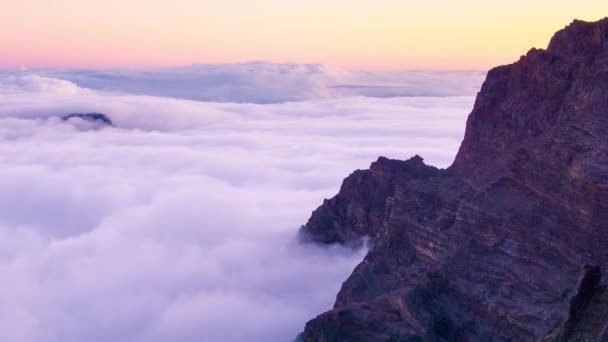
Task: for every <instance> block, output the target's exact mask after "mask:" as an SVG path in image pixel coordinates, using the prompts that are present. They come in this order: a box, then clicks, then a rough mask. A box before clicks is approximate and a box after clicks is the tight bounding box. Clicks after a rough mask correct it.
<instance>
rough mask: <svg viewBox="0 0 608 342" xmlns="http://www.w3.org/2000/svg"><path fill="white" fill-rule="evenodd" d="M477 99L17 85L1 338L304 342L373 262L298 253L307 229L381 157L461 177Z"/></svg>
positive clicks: (2, 219) (11, 82)
mask: <svg viewBox="0 0 608 342" xmlns="http://www.w3.org/2000/svg"><path fill="white" fill-rule="evenodd" d="M472 102H473V98H472V97H470V96H462V97H409V98H403V97H401V98H368V97H343V98H329V99H315V100H309V101H302V102H289V103H276V104H265V105H261V104H244V103H211V102H197V101H189V100H178V99H172V98H166V97H152V96H137V95H129V94H116V93H106V92H98V91H94V90H90V89H86V88H82V87H80V86H78V85H76V84H75V83H72V82H70V81H64V80H57V79H53V78H48V77H45V76H33V75H29V76H23V75H13V76H5V77H4V78H2V80H0V189H2V191H0V202H1V203H3V205H2V206H0V277H1V278H2V279H4V280H5V282H4V283H5V284H4V285H3V286H2V289H1V290H0V303H2V305H0V321H2V322H3V329H0V340H2V341H53V342H54V341H62V342H63V341H67V342H71V341H84V340H86V341H146V342H147V341H201V340H205V341H220V340H221V341H243V340H247V341H288V340H291V339H292V338H293V337H294V336H295V335H296V334H297V333H298V332H299V331H301V330H302V328H303V325H304V323H305V322H306V320H308V319H310V318H312V317H314V316H315V315H316V314H318V313H320V312H322V311H324V310H326V309H328V308H330V307H331V305H332V304H333V301H334V298H335V297H334V296H335V293H336V292H337V290H338V289H339V286H340V284H341V282H342V281H343V280H344V279H345V278H346V277H347V276H348V274H349V273H350V272H351V271H352V269H353V267H354V266H355V265H356V264H357V263H358V262H359V261H360V260H361V258H362V256H363V253H364V252H365V251H363V250H361V251H351V250H348V249H345V248H342V247H339V246H333V247H329V248H322V247H318V246H309V245H300V244H298V243H297V242H296V237H295V232H296V231H297V228H298V227H299V225H301V224H303V223H305V221H306V219H307V218H308V216H309V215H310V212H311V211H312V210H313V209H314V208H315V207H316V206H317V205H319V204H320V203H321V202H322V199H323V198H326V197H330V196H332V195H333V194H334V193H335V192H336V191H337V189H338V187H339V185H340V182H341V180H342V179H343V178H344V177H345V176H346V175H348V173H350V172H351V171H352V170H354V169H356V168H366V167H367V166H368V165H369V163H370V162H371V161H373V160H375V159H376V158H377V157H378V156H379V155H385V156H387V157H392V158H407V157H410V156H412V155H413V154H415V153H418V154H420V155H422V156H423V157H425V159H426V161H427V162H430V163H432V164H435V165H438V166H447V165H449V163H450V162H451V161H452V159H453V157H454V155H455V153H456V149H457V147H458V145H459V143H460V140H461V138H462V135H463V131H464V122H465V118H466V115H467V113H468V111H469V108H470V107H471V105H472ZM72 112H103V113H105V114H107V115H108V116H110V117H111V118H112V120H113V122H114V123H115V125H116V127H107V128H103V129H99V130H90V129H87V127H86V126H82V125H78V124H76V123H75V122H72V120H70V121H69V122H65V121H62V120H60V119H59V118H58V116H61V115H64V114H67V113H72Z"/></svg>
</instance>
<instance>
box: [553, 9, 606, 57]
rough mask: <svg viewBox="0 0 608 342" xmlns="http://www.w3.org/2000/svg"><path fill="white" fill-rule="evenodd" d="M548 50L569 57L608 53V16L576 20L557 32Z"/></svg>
mask: <svg viewBox="0 0 608 342" xmlns="http://www.w3.org/2000/svg"><path fill="white" fill-rule="evenodd" d="M547 51H549V52H551V53H554V54H557V55H562V56H566V57H569V58H572V57H583V58H589V57H593V56H595V55H598V54H602V53H607V52H608V18H604V19H602V20H600V21H596V22H586V21H582V20H574V21H573V22H572V23H571V24H570V25H568V26H566V27H565V28H564V29H563V30H560V31H558V32H557V33H555V35H554V36H553V38H552V39H551V42H550V43H549V47H548V48H547Z"/></svg>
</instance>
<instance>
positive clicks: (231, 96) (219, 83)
mask: <svg viewBox="0 0 608 342" xmlns="http://www.w3.org/2000/svg"><path fill="white" fill-rule="evenodd" d="M16 72H17V73H18V74H19V75H22V76H26V75H32V74H34V75H42V76H46V77H50V78H60V79H63V80H68V81H71V82H73V83H75V84H77V85H79V86H82V87H86V88H91V89H97V90H106V91H120V92H126V93H133V94H140V95H154V96H170V97H175V98H181V99H191V100H201V101H216V102H253V103H276V102H285V101H302V100H310V99H319V98H336V97H345V96H368V97H396V96H406V97H411V96H467V95H471V94H474V93H475V92H476V91H477V89H479V86H480V85H481V82H482V81H483V79H484V77H485V72H481V71H404V72H369V71H346V70H342V69H339V68H335V67H330V66H325V65H320V64H290V63H283V64H279V63H268V62H250V63H241V64H218V65H211V64H199V65H192V66H189V67H177V68H165V69H107V70H82V69H71V70H70V69H66V70H58V69H34V70H29V69H25V70H7V71H4V74H5V75H8V74H10V75H14V74H15V73H16ZM2 74H3V73H2V72H0V75H2Z"/></svg>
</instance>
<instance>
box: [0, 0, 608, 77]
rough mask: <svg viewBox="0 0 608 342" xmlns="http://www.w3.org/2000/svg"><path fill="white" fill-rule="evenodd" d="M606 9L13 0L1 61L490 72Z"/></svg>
mask: <svg viewBox="0 0 608 342" xmlns="http://www.w3.org/2000/svg"><path fill="white" fill-rule="evenodd" d="M607 15H608V1H605V0H579V1H572V0H568V1H564V0H535V1H530V0H512V1H479V0H460V1H453V0H449V1H448V0H427V1H419V0H416V1H410V0H333V1H328V0H324V1H321V0H307V1H286V0H262V1H249V0H222V1H209V0H206V1H205V0H173V1H158V0H145V1H144V0H130V1H118V0H106V1H90V0H54V1H50V0H49V1H39V0H22V1H8V2H7V1H6V0H5V1H3V4H2V13H1V14H0V22H1V23H2V24H1V26H0V27H1V28H2V29H1V30H0V44H1V46H2V54H1V56H0V67H20V66H27V67H117V66H120V67H153V66H172V65H189V64H192V63H232V62H244V61H251V60H267V61H277V62H278V61H290V62H315V63H324V64H330V65H335V66H338V67H342V68H346V69H370V70H394V69H480V70H483V69H487V68H489V67H491V66H493V65H497V64H504V63H508V62H511V61H513V60H515V59H516V58H517V57H519V56H520V55H521V54H523V53H525V52H526V51H527V50H528V49H529V48H531V47H540V48H542V47H545V46H546V44H547V42H548V40H549V39H550V37H551V35H552V34H553V32H555V31H556V30H558V29H560V28H562V27H564V26H565V25H566V24H568V23H570V22H571V21H572V19H574V18H579V19H583V20H597V19H599V18H601V17H604V16H607Z"/></svg>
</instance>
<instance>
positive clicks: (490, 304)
mask: <svg viewBox="0 0 608 342" xmlns="http://www.w3.org/2000/svg"><path fill="white" fill-rule="evenodd" d="M301 235H302V236H303V237H304V238H305V239H307V240H309V241H314V242H318V243H336V242H338V243H351V242H352V241H356V240H357V239H360V238H362V237H365V236H369V237H370V238H371V242H372V245H371V248H370V250H369V252H368V254H367V256H366V257H365V259H364V260H363V262H361V263H360V264H359V265H358V266H357V267H356V268H355V270H354V271H353V273H352V275H351V276H350V277H349V278H348V279H347V280H346V281H345V282H344V284H343V285H342V288H341V290H340V292H339V293H338V295H337V299H336V303H335V306H334V308H333V309H332V310H330V311H328V312H325V313H323V314H321V315H319V316H318V317H316V318H314V319H313V320H311V321H309V322H308V323H307V324H306V328H305V330H304V332H303V333H302V334H301V336H300V338H301V339H302V340H304V341H327V342H329V341H533V340H539V339H542V340H547V341H571V340H572V341H574V340H589V341H595V340H602V339H604V340H606V339H608V290H606V286H605V285H602V283H601V282H602V280H601V274H602V273H604V274H605V273H606V271H607V270H606V267H607V265H608V18H606V19H603V20H600V21H598V22H583V21H578V20H576V21H574V22H573V23H572V24H570V25H569V26H567V27H566V28H564V29H563V30H561V31H559V32H557V33H556V34H555V36H554V37H553V38H552V39H551V42H550V44H549V47H548V48H547V49H546V50H540V49H532V50H530V51H529V52H528V53H527V54H526V55H525V56H522V57H521V59H520V60H519V61H517V62H516V63H514V64H511V65H506V66H501V67H497V68H495V69H492V70H490V71H489V72H488V75H487V78H486V81H485V82H484V84H483V86H482V88H481V91H480V92H479V93H478V95H477V99H476V101H475V105H474V108H473V111H472V112H471V114H470V115H469V118H468V120H467V125H466V132H465V137H464V140H463V142H462V145H461V146H460V149H459V151H458V154H457V156H456V159H455V161H454V163H453V164H452V166H450V167H449V168H447V169H445V170H440V169H436V168H434V167H431V166H428V165H425V164H424V162H423V160H422V158H421V157H419V156H416V157H414V158H412V159H410V160H406V161H398V160H389V159H386V158H380V159H378V161H376V162H375V163H373V164H372V166H371V167H370V169H369V170H358V171H355V172H354V173H353V174H351V175H350V176H349V177H348V178H346V179H345V181H344V183H343V184H342V187H341V189H340V192H339V193H338V194H337V195H336V196H335V197H334V198H332V199H330V200H326V201H325V202H324V203H323V204H322V205H321V206H320V207H319V208H318V209H317V210H315V211H314V212H313V214H312V216H311V218H310V219H309V221H308V223H307V224H306V225H305V226H303V227H302V228H301Z"/></svg>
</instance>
